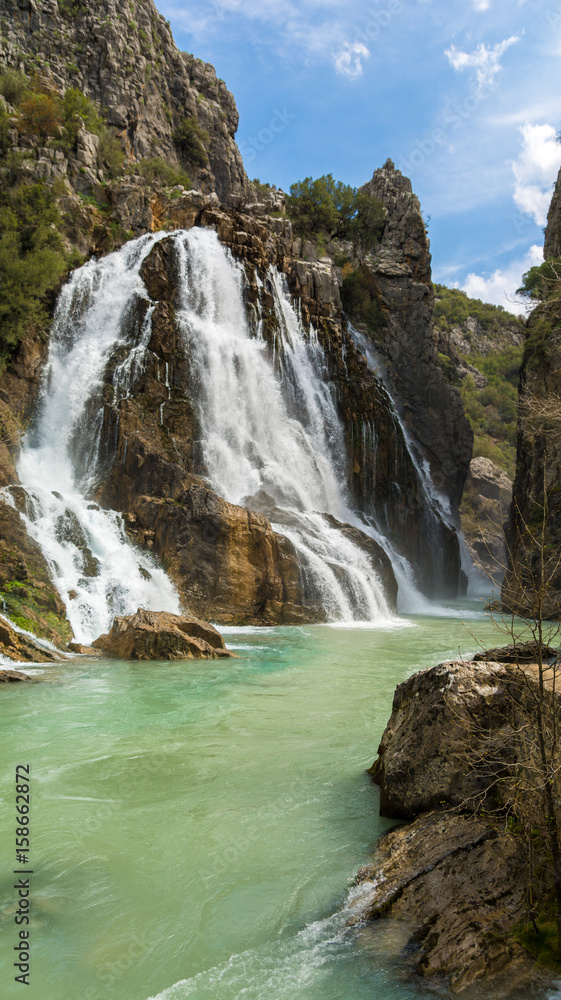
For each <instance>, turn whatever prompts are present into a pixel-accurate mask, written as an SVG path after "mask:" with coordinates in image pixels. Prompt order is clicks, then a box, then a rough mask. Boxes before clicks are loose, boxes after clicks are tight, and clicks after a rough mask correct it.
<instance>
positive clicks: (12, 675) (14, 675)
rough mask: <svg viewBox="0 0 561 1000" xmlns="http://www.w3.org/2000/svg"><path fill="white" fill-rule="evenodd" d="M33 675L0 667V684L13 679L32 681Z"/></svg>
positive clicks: (10, 681)
mask: <svg viewBox="0 0 561 1000" xmlns="http://www.w3.org/2000/svg"><path fill="white" fill-rule="evenodd" d="M32 680H33V677H31V676H30V675H29V674H23V673H22V672H21V670H1V669H0V684H3V683H8V684H9V683H12V682H13V681H32Z"/></svg>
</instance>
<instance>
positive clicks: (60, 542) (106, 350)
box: [6, 234, 180, 642]
mask: <svg viewBox="0 0 561 1000" xmlns="http://www.w3.org/2000/svg"><path fill="white" fill-rule="evenodd" d="M161 236H162V234H158V235H155V236H145V237H141V238H140V239H137V240H133V241H131V242H130V243H127V244H126V246H125V247H123V249H122V250H120V251H119V252H118V253H113V254H110V255H109V256H107V257H105V258H103V259H102V260H100V261H98V262H96V261H94V260H92V261H90V262H89V263H88V264H86V265H85V266H84V267H82V268H80V269H79V270H77V271H75V272H74V274H73V275H72V277H71V278H70V280H69V281H68V283H67V284H66V285H65V287H64V288H63V290H62V292H61V295H60V298H59V301H58V305H57V309H56V314H55V319H54V323H53V330H52V335H51V341H50V346H49V357H48V363H47V367H46V373H45V380H44V385H43V396H42V400H41V406H40V410H39V416H38V420H37V423H36V426H35V428H34V430H33V432H32V433H29V434H28V435H27V437H26V440H25V442H24V446H23V448H22V452H21V457H20V460H19V463H18V474H19V477H20V481H21V483H22V485H23V486H24V487H25V489H26V491H27V498H28V499H27V504H26V512H25V514H24V515H23V516H24V519H25V521H26V525H27V528H28V531H29V534H30V535H31V536H32V537H33V538H35V539H36V541H37V542H38V543H39V544H40V546H41V548H42V550H43V553H44V555H45V557H46V558H47V561H48V562H49V565H50V567H51V571H52V574H53V580H54V583H55V586H56V587H57V589H58V591H59V593H60V595H61V597H62V599H63V600H64V602H65V603H66V607H67V614H68V618H69V620H70V622H71V625H72V628H73V630H74V634H75V637H76V639H78V641H81V642H90V641H91V640H92V639H93V638H95V637H96V636H97V635H99V634H100V633H101V632H104V631H106V630H107V629H108V628H109V627H110V625H111V623H112V620H113V617H114V615H116V614H129V613H131V612H133V611H136V609H137V608H138V607H145V608H149V609H150V610H153V611H158V610H168V611H175V612H178V611H179V610H180V606H179V599H178V596H177V594H176V592H175V589H174V587H173V586H172V584H171V582H170V581H169V579H168V577H167V576H166V574H165V573H164V571H163V570H162V569H161V568H160V567H159V566H157V565H156V564H155V563H154V562H153V560H151V559H150V557H149V556H147V555H144V554H142V553H140V552H139V551H137V550H136V549H134V548H133V546H132V545H131V544H130V543H129V542H128V540H127V537H126V534H125V531H124V529H123V525H122V520H121V517H120V515H118V514H116V513H115V512H113V511H107V510H102V509H100V508H99V506H98V505H97V504H94V503H91V502H89V501H88V500H87V499H86V494H87V488H88V484H89V483H90V482H91V478H92V475H93V472H94V470H95V465H96V462H97V452H98V436H99V429H100V421H101V415H100V414H97V415H94V417H92V415H91V413H90V412H89V410H88V407H87V404H88V400H90V399H91V397H92V395H93V393H94V392H95V390H96V389H98V388H99V385H100V382H101V379H102V376H103V372H104V368H105V365H106V362H107V359H108V357H109V355H110V354H111V352H112V350H113V349H114V348H115V346H116V345H117V344H119V343H123V344H124V343H127V338H128V337H129V336H130V330H129V329H128V326H129V323H128V322H127V318H128V317H130V314H131V313H130V309H131V304H132V303H133V301H134V300H135V299H136V298H137V297H139V296H140V297H141V298H143V299H144V300H146V302H147V305H148V306H149V300H148V296H147V294H146V290H145V288H144V285H143V283H142V281H141V278H140V275H139V269H140V265H141V263H142V260H143V259H144V257H145V256H146V255H147V254H148V253H149V251H150V249H151V248H152V246H153V245H154V243H155V242H156V241H157V240H158V239H161ZM149 322H150V308H148V312H147V316H146V319H145V322H144V325H143V328H142V330H141V331H139V344H138V345H137V346H136V347H135V348H134V349H133V350H132V351H131V353H130V354H129V356H128V358H127V361H126V362H125V363H124V364H123V365H121V366H119V367H118V368H117V370H116V372H115V377H114V391H115V394H116V397H117V398H121V397H122V396H123V395H126V393H127V387H128V385H129V384H130V379H131V378H132V377H133V376H134V370H135V366H138V365H139V364H141V363H142V356H143V353H144V345H145V343H146V342H147V341H146V338H147V336H149V333H150V326H149ZM6 496H7V497H8V498H9V491H6Z"/></svg>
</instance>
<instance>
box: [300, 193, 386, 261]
mask: <svg viewBox="0 0 561 1000" xmlns="http://www.w3.org/2000/svg"><path fill="white" fill-rule="evenodd" d="M287 210H288V214H289V216H290V218H291V219H292V222H293V225H294V229H295V231H296V233H297V234H298V235H299V236H302V237H304V238H308V239H310V238H313V237H314V236H315V237H320V238H321V239H324V240H332V239H345V240H350V241H351V242H352V243H354V244H355V246H358V247H360V249H361V250H363V251H365V252H368V251H371V250H373V249H374V247H375V246H376V243H377V242H378V239H379V238H380V234H381V232H382V229H383V225H384V219H385V209H384V206H383V205H382V202H381V201H379V200H378V199H377V198H373V197H371V196H370V195H368V194H365V193H364V192H360V191H357V189H356V188H353V187H350V185H348V184H343V182H342V181H336V180H334V179H333V175H332V174H325V175H324V176H323V177H318V178H317V179H316V180H313V179H312V178H311V177H306V178H304V180H303V181H297V182H296V183H295V184H291V186H290V195H289V196H288V198H287Z"/></svg>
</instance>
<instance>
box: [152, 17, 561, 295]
mask: <svg viewBox="0 0 561 1000" xmlns="http://www.w3.org/2000/svg"><path fill="white" fill-rule="evenodd" d="M156 3H157V6H158V8H159V10H160V11H161V12H162V13H163V14H164V16H165V17H167V18H168V19H169V21H170V23H171V26H172V30H173V34H174V37H175V40H176V42H177V44H178V45H179V47H180V48H181V49H182V50H184V51H187V52H192V53H194V54H195V55H196V56H199V57H200V58H202V59H204V60H206V61H207V62H211V63H213V65H214V66H215V67H216V71H217V74H218V76H219V77H222V79H224V80H225V81H226V84H227V85H228V87H229V89H230V90H231V91H232V92H233V94H234V96H235V98H236V102H237V105H238V109H239V112H240V125H239V130H238V134H237V137H236V138H237V141H238V144H239V146H240V149H241V151H242V155H243V157H244V162H245V165H246V169H247V172H248V174H249V176H250V177H251V178H253V177H259V178H260V179H261V180H262V181H269V182H270V183H272V184H276V185H277V186H278V187H282V188H283V189H284V190H288V189H289V187H290V184H291V183H293V182H294V181H296V180H301V179H302V178H304V177H306V176H310V175H311V176H313V177H318V176H320V175H322V174H326V173H332V174H333V175H334V176H335V177H336V178H337V179H339V180H342V181H344V182H345V183H347V184H352V185H356V186H358V185H360V184H363V183H364V182H365V181H367V180H369V179H370V177H371V176H372V173H373V171H374V170H375V169H376V168H377V167H379V166H382V164H383V163H384V162H385V160H386V159H387V158H388V157H391V158H392V159H393V160H394V162H395V164H396V166H398V167H399V168H400V169H402V170H403V172H404V173H405V174H407V175H408V176H409V177H410V178H411V180H412V182H413V190H414V191H415V193H416V194H417V195H418V196H419V198H420V201H421V208H422V210H423V214H424V216H425V218H426V219H428V220H429V223H428V226H429V235H430V239H431V250H432V255H433V277H434V280H435V281H441V282H444V283H445V284H449V285H456V286H457V287H460V288H464V289H465V290H466V291H467V292H468V293H469V294H470V295H474V296H476V297H478V298H482V299H484V300H485V301H489V302H495V303H497V304H501V305H503V306H504V307H505V308H507V309H510V310H511V311H512V312H520V311H521V306H520V304H519V303H516V302H512V301H510V300H509V299H512V298H513V294H514V291H515V289H516V288H517V286H518V285H519V284H520V279H521V275H522V272H523V271H525V270H527V268H528V267H529V266H530V265H531V264H532V263H536V262H538V261H539V260H540V259H541V258H540V253H541V247H542V246H543V231H542V230H543V226H544V225H545V221H546V214H547V207H548V204H549V200H550V197H551V189H552V185H553V183H554V181H555V178H556V176H557V171H558V169H559V166H560V165H561V145H559V144H558V143H556V142H555V133H556V131H557V130H558V129H559V127H560V126H561V88H560V87H559V70H560V62H561V2H560V0H370V2H363V0H354V2H350V3H349V2H347V3H345V2H343V0H285V2H284V3H282V4H281V3H279V2H278V0H156ZM505 296H507V297H505Z"/></svg>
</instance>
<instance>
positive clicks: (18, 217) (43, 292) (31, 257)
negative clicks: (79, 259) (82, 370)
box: [0, 182, 68, 358]
mask: <svg viewBox="0 0 561 1000" xmlns="http://www.w3.org/2000/svg"><path fill="white" fill-rule="evenodd" d="M60 221H61V220H60V213H59V210H58V206H57V204H56V200H55V196H54V193H53V191H52V190H51V189H50V188H49V187H47V185H46V184H44V183H42V182H39V183H29V182H23V183H20V184H18V185H17V186H16V187H15V188H12V189H7V190H5V191H4V192H3V193H2V195H1V196H0V331H1V332H0V358H5V357H6V356H7V355H8V354H9V353H10V351H11V350H13V348H14V347H15V346H17V344H18V343H19V341H20V340H21V339H22V338H23V337H24V336H25V334H26V332H27V331H28V330H29V329H30V328H31V327H41V326H45V325H46V324H47V323H48V320H49V311H48V308H47V299H48V295H49V292H51V291H52V290H53V289H54V288H55V287H56V285H57V284H58V282H59V280H60V278H61V277H62V275H63V274H64V273H65V271H66V269H67V267H68V258H67V255H66V253H65V250H64V246H63V244H62V240H61V238H60V236H59V233H58V227H59V226H60Z"/></svg>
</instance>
